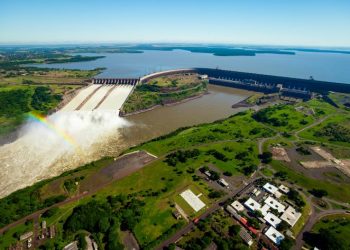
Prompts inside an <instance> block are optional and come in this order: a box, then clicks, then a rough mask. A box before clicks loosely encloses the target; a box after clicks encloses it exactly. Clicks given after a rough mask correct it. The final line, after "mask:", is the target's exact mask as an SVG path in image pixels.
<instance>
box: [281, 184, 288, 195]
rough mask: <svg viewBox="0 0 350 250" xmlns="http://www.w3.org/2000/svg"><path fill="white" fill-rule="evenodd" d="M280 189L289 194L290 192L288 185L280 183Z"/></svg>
mask: <svg viewBox="0 0 350 250" xmlns="http://www.w3.org/2000/svg"><path fill="white" fill-rule="evenodd" d="M278 189H279V190H281V191H282V193H285V194H288V193H289V188H288V187H286V186H284V185H280V186H279V187H278Z"/></svg>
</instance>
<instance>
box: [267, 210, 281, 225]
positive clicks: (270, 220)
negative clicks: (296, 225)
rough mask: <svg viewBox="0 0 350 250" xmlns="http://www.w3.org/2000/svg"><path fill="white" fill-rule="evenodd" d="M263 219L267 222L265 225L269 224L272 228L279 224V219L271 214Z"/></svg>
mask: <svg viewBox="0 0 350 250" xmlns="http://www.w3.org/2000/svg"><path fill="white" fill-rule="evenodd" d="M264 219H265V220H266V221H267V223H269V224H270V225H271V226H273V227H274V228H276V227H277V225H278V224H280V223H281V219H280V218H278V217H277V216H276V215H274V214H273V213H268V214H267V215H266V216H265V217H264Z"/></svg>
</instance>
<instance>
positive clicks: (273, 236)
mask: <svg viewBox="0 0 350 250" xmlns="http://www.w3.org/2000/svg"><path fill="white" fill-rule="evenodd" d="M265 235H266V237H267V238H269V239H270V240H271V241H272V242H273V243H275V244H276V245H279V244H280V243H281V241H282V240H283V239H284V235H283V234H281V233H280V232H279V231H277V230H276V229H275V228H274V227H270V228H269V229H268V230H267V231H266V232H265Z"/></svg>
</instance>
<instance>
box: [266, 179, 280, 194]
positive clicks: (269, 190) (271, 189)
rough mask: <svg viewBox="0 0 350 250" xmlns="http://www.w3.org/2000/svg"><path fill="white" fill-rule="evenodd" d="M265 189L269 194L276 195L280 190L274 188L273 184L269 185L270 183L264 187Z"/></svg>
mask: <svg viewBox="0 0 350 250" xmlns="http://www.w3.org/2000/svg"><path fill="white" fill-rule="evenodd" d="M263 188H264V189H265V190H266V191H267V192H269V193H270V194H275V193H276V191H278V188H277V187H276V186H274V185H272V184H270V183H268V182H267V183H266V184H265V185H264V186H263Z"/></svg>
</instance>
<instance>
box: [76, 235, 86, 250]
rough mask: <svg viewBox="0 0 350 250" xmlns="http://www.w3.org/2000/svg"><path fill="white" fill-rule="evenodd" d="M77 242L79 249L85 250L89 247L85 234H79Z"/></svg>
mask: <svg viewBox="0 0 350 250" xmlns="http://www.w3.org/2000/svg"><path fill="white" fill-rule="evenodd" d="M76 240H77V241H78V247H79V249H83V250H85V249H86V247H87V243H86V240H85V234H83V233H80V234H78V235H77V236H76Z"/></svg>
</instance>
